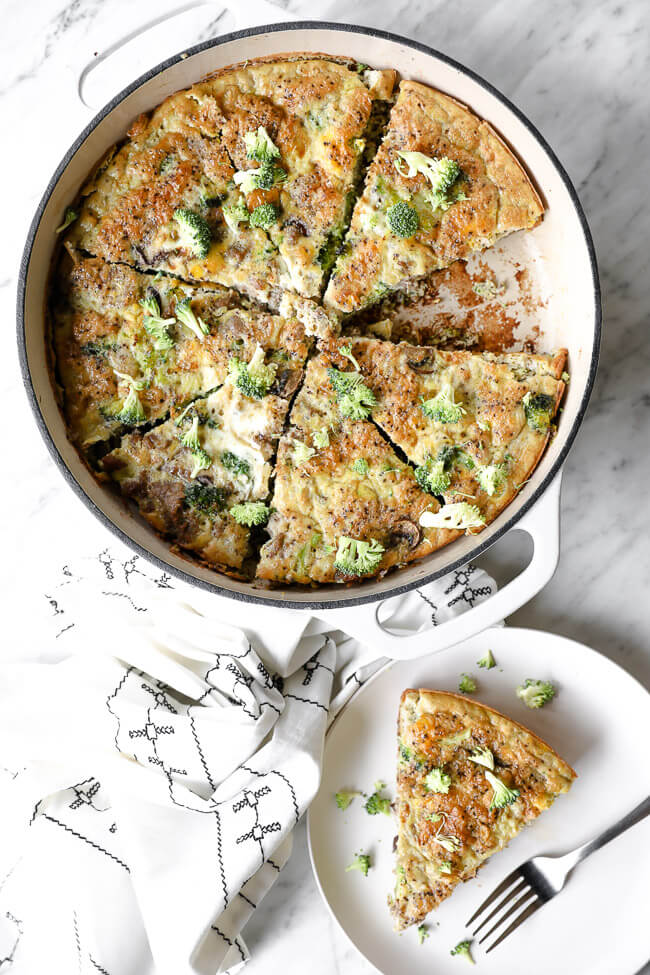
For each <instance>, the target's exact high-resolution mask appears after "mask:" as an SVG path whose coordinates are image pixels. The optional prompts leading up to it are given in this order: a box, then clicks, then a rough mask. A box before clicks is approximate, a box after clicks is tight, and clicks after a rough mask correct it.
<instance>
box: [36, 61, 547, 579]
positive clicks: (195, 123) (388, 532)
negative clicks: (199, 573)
mask: <svg viewBox="0 0 650 975" xmlns="http://www.w3.org/2000/svg"><path fill="white" fill-rule="evenodd" d="M396 82H397V74H396V72H395V71H394V70H392V69H391V68H389V67H382V68H381V69H374V68H370V67H368V66H367V65H362V64H358V63H356V62H354V61H352V60H351V59H344V58H337V57H330V56H328V55H325V54H288V55H284V56H278V57H273V58H267V59H264V58H263V59H259V60H256V61H251V62H245V63H243V64H239V65H233V66H231V67H228V68H224V69H223V70H221V71H219V72H217V73H215V74H214V75H212V76H210V77H208V78H206V79H204V80H203V81H201V82H199V83H197V84H195V85H193V86H192V87H191V88H189V89H187V90H186V91H181V92H177V93H176V94H174V95H172V96H170V97H169V98H167V99H166V100H165V101H164V102H162V104H161V105H159V106H158V107H157V108H155V109H154V110H153V111H151V112H150V113H147V114H144V115H142V116H140V117H139V118H137V119H136V120H135V121H134V122H133V124H132V125H131V127H130V129H129V131H128V133H127V134H126V137H125V139H124V141H123V142H122V143H121V144H119V145H117V146H115V147H113V148H112V149H111V150H110V151H109V152H108V153H107V155H106V156H105V158H104V159H103V160H102V161H101V162H100V163H99V165H98V166H97V167H96V168H95V171H94V172H93V173H92V174H91V175H90V177H89V178H88V180H87V182H86V185H85V186H84V187H83V189H82V190H81V192H80V195H79V197H78V199H77V202H75V203H74V204H73V205H72V206H71V207H70V208H68V210H67V211H66V214H65V217H64V219H63V222H62V224H61V227H60V228H58V230H57V233H59V232H60V234H61V237H60V241H61V246H60V247H58V248H57V252H56V257H55V261H54V264H53V269H52V275H51V287H50V296H49V322H50V339H51V347H52V371H53V380H54V382H55V384H56V386H57V390H58V393H59V398H60V401H61V407H62V411H63V414H64V418H65V422H66V425H67V429H68V433H69V436H70V439H71V440H72V441H73V442H74V443H75V445H76V446H77V447H78V448H79V450H80V452H81V453H82V454H83V456H84V458H85V460H86V462H87V463H88V464H89V466H90V467H91V469H92V470H93V471H94V473H95V474H96V476H97V477H98V478H100V480H103V481H104V482H105V483H107V484H109V483H110V484H112V485H114V487H115V488H116V489H117V490H119V491H120V492H121V493H122V494H123V495H124V496H125V497H127V498H129V499H131V500H132V501H133V502H134V503H135V505H137V507H138V508H139V510H140V513H141V515H142V516H143V517H144V518H145V519H146V520H147V521H149V523H150V524H151V525H152V526H153V527H154V528H155V529H156V530H157V531H158V532H159V533H161V534H162V535H164V536H165V537H166V538H167V539H168V540H169V541H170V542H171V543H172V544H173V545H174V546H175V547H176V548H178V549H179V550H182V551H183V552H185V553H187V554H188V555H192V556H193V557H195V558H197V559H199V560H200V561H201V562H202V563H204V564H206V565H209V566H212V567H213V568H215V569H217V570H219V571H224V572H227V573H230V574H233V575H236V576H238V577H241V578H247V579H253V578H256V579H257V584H258V585H260V586H269V585H285V584H301V585H311V586H317V585H321V584H329V583H342V584H345V583H349V582H352V581H358V580H360V579H366V578H372V577H376V576H379V575H383V574H384V573H385V572H387V571H389V570H390V569H394V568H397V567H399V566H400V565H404V564H406V563H408V562H411V561H412V560H414V559H420V558H422V557H424V556H426V555H428V554H429V553H431V552H433V551H435V550H436V549H438V548H440V547H441V546H443V545H446V544H448V543H449V542H451V541H453V540H454V539H455V538H457V537H459V535H460V534H461V533H463V532H464V531H470V532H474V531H477V530H480V529H481V528H482V527H483V525H484V524H486V523H488V522H489V521H491V520H492V519H493V518H495V517H496V515H497V514H498V512H499V511H501V510H502V509H503V508H504V507H505V506H506V505H507V504H508V503H509V502H510V501H511V500H512V498H513V497H515V495H516V493H517V491H518V490H519V489H520V488H521V486H522V485H523V484H524V483H525V481H526V480H527V478H528V477H529V476H530V473H531V471H532V470H533V468H534V466H535V464H536V463H537V461H538V460H539V457H540V456H541V453H542V451H543V449H544V447H545V444H546V443H547V441H548V438H549V436H550V434H551V432H552V428H553V421H554V418H555V416H556V412H557V409H558V404H559V402H560V399H561V397H562V393H563V390H564V382H563V380H562V378H561V376H562V371H563V369H564V363H565V358H566V353H565V352H563V351H560V352H558V353H556V354H555V355H554V356H542V355H533V354H524V353H514V352H513V353H507V352H506V353H503V354H487V353H479V352H478V350H477V349H475V350H474V352H471V351H453V350H452V351H449V349H445V350H442V349H440V348H437V347H436V346H438V345H440V344H443V343H446V344H448V343H449V342H450V341H453V342H455V343H456V344H457V345H459V346H463V345H470V344H471V343H476V342H477V336H479V335H480V334H481V330H480V328H479V327H478V326H477V323H476V321H475V319H476V317H477V316H479V315H480V309H477V307H476V305H477V302H473V303H471V312H472V316H474V317H473V319H472V323H471V324H470V323H469V321H468V322H467V323H466V325H467V327H465V324H464V322H463V320H462V307H461V306H459V311H458V314H457V316H456V319H455V320H454V323H453V328H451V326H449V327H448V326H447V324H446V323H445V320H444V318H443V317H441V319H440V321H439V322H437V323H436V325H435V327H433V328H432V329H429V331H427V330H426V329H422V328H421V326H420V325H418V323H417V322H416V321H415V319H414V321H413V323H412V325H411V323H409V322H405V321H404V309H402V312H401V321H399V322H396V323H393V322H391V320H390V319H389V318H385V319H384V320H382V321H374V322H369V318H368V316H370V315H371V313H372V311H371V310H370V311H365V312H363V315H361V316H359V315H350V312H357V311H358V310H359V309H362V308H364V307H371V306H372V305H373V303H374V302H375V301H376V300H379V299H380V298H382V297H385V296H386V295H388V294H390V295H393V296H395V297H397V298H399V295H400V294H401V295H403V296H404V297H405V298H408V300H409V301H411V300H413V297H414V295H415V294H416V292H417V293H420V292H418V288H420V289H422V288H424V289H425V291H426V288H427V287H429V285H431V284H432V281H433V279H432V274H435V273H437V274H438V275H439V276H440V277H439V283H440V282H442V281H443V277H444V276H445V275H452V276H453V275H455V271H454V268H453V267H451V268H450V267H449V265H451V264H452V262H453V261H459V260H460V261H462V260H463V259H465V258H467V257H468V256H469V255H470V254H472V253H473V252H475V251H478V250H482V249H483V248H486V247H489V246H490V245H491V244H492V243H494V241H495V240H497V239H498V238H499V237H501V236H503V235H504V234H507V233H510V232H512V231H515V230H520V229H525V228H531V227H533V226H534V225H535V224H536V223H537V222H538V221H539V220H540V219H541V217H542V212H543V208H542V205H541V203H540V201H539V198H538V196H537V194H536V192H535V190H534V189H533V187H532V185H531V184H530V181H529V180H528V177H527V176H526V174H525V172H524V170H523V168H522V167H521V165H520V164H519V163H518V162H517V161H516V160H515V158H514V156H513V155H512V154H511V153H510V151H509V150H508V149H507V148H506V147H505V146H504V145H503V143H502V142H501V140H500V139H499V137H498V136H497V134H496V133H495V132H494V130H493V129H492V128H491V127H490V126H489V125H488V123H486V122H483V121H481V120H480V119H478V118H477V117H476V116H475V115H473V114H472V113H471V111H470V110H469V109H467V108H466V107H465V106H463V105H460V104H459V103H458V102H456V101H454V99H452V98H450V97H449V96H448V95H444V94H442V93H441V92H437V91H435V90H433V89H431V88H426V87H425V86H423V85H421V84H418V83H415V82H411V81H402V82H401V85H400V87H399V93H398V95H397V97H396V100H395V95H394V90H395V86H396ZM393 101H394V102H395V103H394V105H393V108H392V111H390V106H391V105H392V104H393ZM461 266H462V267H463V268H464V265H461V264H460V263H458V264H457V265H456V267H457V268H460V267H461ZM440 269H443V270H440ZM444 269H447V270H444ZM464 273H465V272H464V271H463V272H461V273H460V277H462V276H463V274H464ZM455 276H456V277H458V275H455ZM465 277H467V281H468V282H469V284H467V282H465V284H466V286H467V287H469V288H471V287H473V285H472V279H471V278H469V277H468V276H467V275H465ZM445 280H446V278H445ZM441 286H442V285H441ZM425 291H422V292H421V293H422V294H424V293H425ZM405 307H409V306H408V305H405ZM468 307H469V306H468ZM384 308H386V309H387V312H386V314H388V312H389V310H390V309H389V304H388V302H384V303H383V304H382V311H383V310H384ZM364 316H365V317H364ZM342 326H344V328H345V332H346V335H345V338H341V337H340V335H341V327H342ZM370 336H372V337H370ZM418 336H422V339H421V341H425V342H427V343H429V344H428V345H426V346H425V345H421V346H418V345H414V344H406V343H404V342H398V341H397V339H400V338H414V337H416V338H417V337H418ZM483 347H484V346H483ZM479 348H481V346H479Z"/></svg>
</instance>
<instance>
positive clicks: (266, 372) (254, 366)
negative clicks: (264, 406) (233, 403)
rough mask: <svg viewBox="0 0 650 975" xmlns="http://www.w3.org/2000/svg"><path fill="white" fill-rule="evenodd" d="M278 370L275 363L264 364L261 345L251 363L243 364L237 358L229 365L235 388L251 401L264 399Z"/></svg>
mask: <svg viewBox="0 0 650 975" xmlns="http://www.w3.org/2000/svg"><path fill="white" fill-rule="evenodd" d="M277 368H278V367H277V365H276V363H275V362H270V363H269V364H268V365H265V364H264V349H263V348H262V346H261V345H258V346H257V348H256V349H255V352H254V353H253V357H252V358H251V361H250V362H248V363H246V362H242V361H241V359H237V358H236V357H235V358H232V359H231V360H230V362H229V363H228V372H229V373H230V375H231V376H232V377H233V379H234V383H235V386H237V388H238V389H239V390H240V391H241V392H242V393H243V394H244V396H248V397H249V399H264V397H265V396H266V394H267V393H268V391H269V389H270V388H271V385H272V383H273V380H274V379H275V373H276V370H277Z"/></svg>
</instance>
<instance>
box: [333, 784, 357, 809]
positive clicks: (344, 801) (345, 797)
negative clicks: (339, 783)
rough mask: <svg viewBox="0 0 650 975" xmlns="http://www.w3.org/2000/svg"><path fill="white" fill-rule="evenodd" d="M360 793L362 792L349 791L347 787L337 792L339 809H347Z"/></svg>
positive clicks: (336, 797)
mask: <svg viewBox="0 0 650 975" xmlns="http://www.w3.org/2000/svg"><path fill="white" fill-rule="evenodd" d="M360 795H361V793H360V792H347V791H346V790H345V789H341V791H340V792H337V793H336V795H335V797H334V798H335V799H336V805H337V806H338V808H339V809H347V808H348V806H349V805H350V803H351V802H352V800H353V799H354V798H355V797H356V796H360Z"/></svg>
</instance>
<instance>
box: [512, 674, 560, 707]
mask: <svg viewBox="0 0 650 975" xmlns="http://www.w3.org/2000/svg"><path fill="white" fill-rule="evenodd" d="M554 696H555V688H554V687H553V685H552V684H551V682H550V680H531V678H530V677H528V678H527V679H526V680H525V681H524V682H523V684H521V685H520V686H519V687H518V688H517V697H518V698H519V699H520V700H522V701H523V702H524V704H525V705H526V707H529V708H541V707H543V705H544V704H546V702H547V701H550V700H551V698H552V697H554Z"/></svg>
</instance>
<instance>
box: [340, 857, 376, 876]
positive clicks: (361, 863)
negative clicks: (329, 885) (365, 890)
mask: <svg viewBox="0 0 650 975" xmlns="http://www.w3.org/2000/svg"><path fill="white" fill-rule="evenodd" d="M369 869H370V857H369V856H368V854H367V853H357V854H356V856H355V858H354V860H353V861H352V863H351V864H350V865H349V866H347V867H346V868H345V872H346V873H349V872H350V870H360V871H361V873H362V874H363V875H364V877H367V876H368V870H369Z"/></svg>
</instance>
